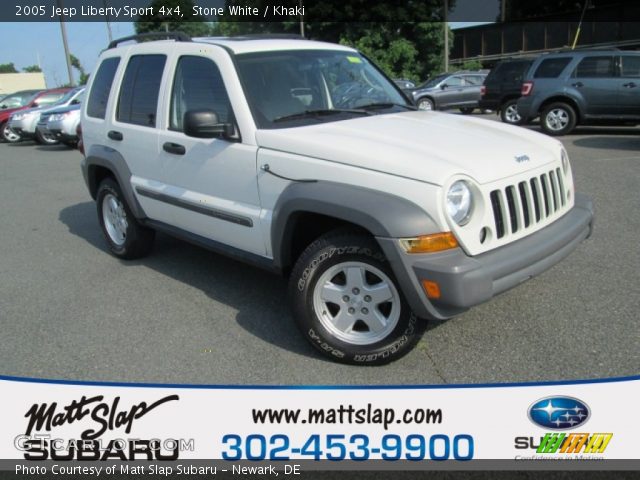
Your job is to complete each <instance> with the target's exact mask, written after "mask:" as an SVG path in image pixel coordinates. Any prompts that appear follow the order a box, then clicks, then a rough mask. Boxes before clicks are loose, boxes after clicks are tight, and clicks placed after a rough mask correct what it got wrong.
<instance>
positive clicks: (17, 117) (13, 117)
mask: <svg viewBox="0 0 640 480" xmlns="http://www.w3.org/2000/svg"><path fill="white" fill-rule="evenodd" d="M23 118H24V113H14V114H13V115H11V120H22V119H23Z"/></svg>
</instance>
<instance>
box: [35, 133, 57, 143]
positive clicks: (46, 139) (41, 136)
mask: <svg viewBox="0 0 640 480" xmlns="http://www.w3.org/2000/svg"><path fill="white" fill-rule="evenodd" d="M36 142H38V143H39V144H40V145H57V144H58V143H60V141H59V140H58V139H57V138H56V137H54V136H53V135H52V134H50V133H42V132H41V131H40V130H36Z"/></svg>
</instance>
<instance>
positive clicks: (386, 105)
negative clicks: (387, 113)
mask: <svg viewBox="0 0 640 480" xmlns="http://www.w3.org/2000/svg"><path fill="white" fill-rule="evenodd" d="M391 107H401V108H406V109H407V110H417V109H418V107H414V106H413V105H404V104H402V103H392V102H386V103H385V102H381V103H369V104H367V105H362V106H361V107H360V108H362V109H372V110H373V109H377V108H380V109H383V108H391Z"/></svg>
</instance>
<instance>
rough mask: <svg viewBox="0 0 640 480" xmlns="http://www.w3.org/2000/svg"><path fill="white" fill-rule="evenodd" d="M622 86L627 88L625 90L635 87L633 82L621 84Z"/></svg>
mask: <svg viewBox="0 0 640 480" xmlns="http://www.w3.org/2000/svg"><path fill="white" fill-rule="evenodd" d="M622 86H623V87H627V88H636V87H637V85H636V84H635V83H634V82H629V83H623V84H622Z"/></svg>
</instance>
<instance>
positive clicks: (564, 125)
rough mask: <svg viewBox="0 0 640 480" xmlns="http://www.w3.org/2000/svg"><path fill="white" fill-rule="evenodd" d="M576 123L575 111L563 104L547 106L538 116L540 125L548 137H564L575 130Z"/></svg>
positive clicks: (557, 103)
mask: <svg viewBox="0 0 640 480" xmlns="http://www.w3.org/2000/svg"><path fill="white" fill-rule="evenodd" d="M576 122H577V116H576V112H575V110H574V109H573V108H571V107H570V106H569V105H567V104H566V103H563V102H556V103H551V104H549V105H547V106H546V107H545V108H544V109H543V110H542V114H541V115H540V125H541V126H542V130H544V132H545V133H547V134H548V135H554V136H555V135H566V134H567V133H569V132H571V131H572V130H573V129H574V128H575V126H576Z"/></svg>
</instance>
